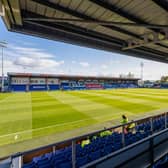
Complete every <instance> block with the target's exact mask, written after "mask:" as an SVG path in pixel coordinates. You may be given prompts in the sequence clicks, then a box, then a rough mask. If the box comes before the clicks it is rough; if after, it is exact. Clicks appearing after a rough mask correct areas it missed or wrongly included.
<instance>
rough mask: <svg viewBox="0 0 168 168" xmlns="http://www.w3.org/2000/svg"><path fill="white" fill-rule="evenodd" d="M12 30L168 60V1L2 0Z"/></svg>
mask: <svg viewBox="0 0 168 168" xmlns="http://www.w3.org/2000/svg"><path fill="white" fill-rule="evenodd" d="M2 3H3V4H0V6H1V10H0V13H1V14H3V11H5V12H4V16H3V20H4V22H5V24H6V27H7V28H8V29H9V30H10V31H15V32H20V33H24V34H29V35H35V36H40V37H44V38H48V39H52V40H58V41H63V42H67V43H71V44H76V45H81V46H87V47H91V48H97V49H102V50H106V51H112V52H116V53H121V54H126V55H131V56H135V57H140V58H146V59H150V60H155V61H160V62H165V63H168V0H2Z"/></svg>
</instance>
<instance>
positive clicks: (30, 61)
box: [0, 44, 65, 74]
mask: <svg viewBox="0 0 168 168" xmlns="http://www.w3.org/2000/svg"><path fill="white" fill-rule="evenodd" d="M4 58H5V59H4V71H5V74H6V73H7V72H25V71H27V72H31V73H32V72H34V73H35V72H37V73H52V72H53V73H57V72H58V73H59V71H58V69H57V68H58V67H60V66H61V65H63V64H64V63H65V62H64V60H56V57H55V55H53V54H52V53H49V52H47V51H46V50H44V49H39V48H34V47H32V48H31V47H23V45H22V46H17V45H13V44H10V45H8V50H5V51H4ZM0 63H1V60H0ZM56 69H57V70H56Z"/></svg>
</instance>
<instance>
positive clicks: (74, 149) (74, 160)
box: [72, 140, 76, 168]
mask: <svg viewBox="0 0 168 168" xmlns="http://www.w3.org/2000/svg"><path fill="white" fill-rule="evenodd" d="M72 168H76V142H75V140H73V141H72Z"/></svg>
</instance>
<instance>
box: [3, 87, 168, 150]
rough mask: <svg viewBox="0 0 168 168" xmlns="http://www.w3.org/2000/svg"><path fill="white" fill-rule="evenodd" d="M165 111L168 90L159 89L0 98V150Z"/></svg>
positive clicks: (41, 94)
mask: <svg viewBox="0 0 168 168" xmlns="http://www.w3.org/2000/svg"><path fill="white" fill-rule="evenodd" d="M167 109H168V90H159V89H114V90H90V91H89V90H87V91H54V92H32V93H30V92H29V93H5V94H0V146H1V147H0V149H2V150H4V151H6V149H8V148H7V146H5V145H8V144H13V145H14V144H17V146H16V147H17V150H23V149H24V150H25V149H27V148H28V149H29V148H30V147H35V146H38V145H42V144H47V143H51V141H53V142H55V141H56V140H61V139H64V138H65V137H66V138H67V137H71V136H75V135H79V134H80V133H84V132H88V131H92V130H94V129H97V128H101V127H103V126H109V125H112V124H113V125H114V124H115V125H116V124H119V123H120V118H121V115H122V114H126V115H128V117H129V119H137V118H140V117H144V116H145V115H150V114H154V113H159V112H161V111H165V110H167ZM97 126H99V127H97ZM85 128H87V129H85ZM75 131H76V133H74V132H75ZM73 133H74V134H73ZM66 134H67V136H63V135H66ZM42 140H44V141H42ZM50 140H51V141H50ZM19 145H20V146H19ZM4 146H5V148H4ZM23 146H24V147H23ZM16 147H15V148H13V147H11V145H10V149H9V152H13V151H12V150H14V149H15V151H16ZM3 148H4V149H3Z"/></svg>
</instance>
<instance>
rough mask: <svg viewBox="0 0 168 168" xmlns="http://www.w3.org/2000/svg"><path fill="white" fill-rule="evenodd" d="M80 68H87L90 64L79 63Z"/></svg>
mask: <svg viewBox="0 0 168 168" xmlns="http://www.w3.org/2000/svg"><path fill="white" fill-rule="evenodd" d="M79 64H80V65H81V66H82V67H89V66H90V64H89V63H88V62H80V63H79Z"/></svg>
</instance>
